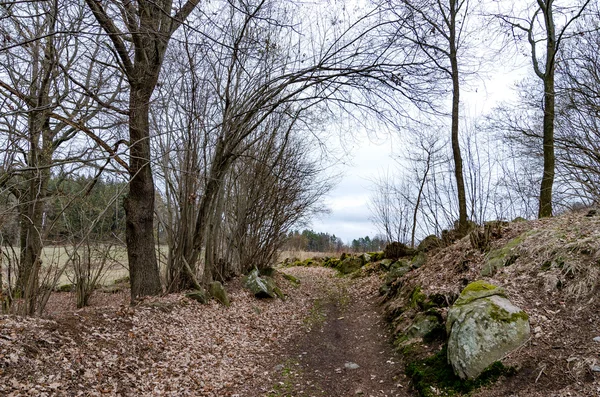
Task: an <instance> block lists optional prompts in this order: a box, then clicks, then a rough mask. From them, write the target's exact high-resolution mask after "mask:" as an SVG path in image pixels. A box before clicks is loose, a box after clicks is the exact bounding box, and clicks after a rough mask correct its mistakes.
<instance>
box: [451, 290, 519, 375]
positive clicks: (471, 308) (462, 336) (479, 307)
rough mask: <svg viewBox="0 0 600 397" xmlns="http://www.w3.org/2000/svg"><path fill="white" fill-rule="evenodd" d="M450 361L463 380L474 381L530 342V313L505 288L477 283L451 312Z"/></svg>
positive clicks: (461, 297)
mask: <svg viewBox="0 0 600 397" xmlns="http://www.w3.org/2000/svg"><path fill="white" fill-rule="evenodd" d="M446 331H447V333H448V335H449V339H448V362H449V363H450V364H451V365H452V368H453V369H454V372H455V373H456V375H458V376H459V377H460V378H462V379H474V378H476V377H477V376H479V375H480V374H481V373H482V372H483V370H485V369H486V368H487V367H488V366H490V365H491V364H493V363H494V362H495V361H498V360H500V359H502V358H503V357H504V356H506V355H507V354H508V353H510V352H511V351H513V350H514V349H516V348H518V347H519V346H521V345H522V344H523V343H525V342H526V341H527V340H528V339H529V334H530V326H529V318H528V316H527V314H526V313H525V312H524V311H523V310H521V309H520V308H518V307H516V306H515V305H513V304H512V303H511V302H510V301H509V300H508V299H507V298H506V295H505V292H504V290H503V289H502V288H499V287H496V286H494V285H492V284H488V283H486V282H484V281H476V282H474V283H471V284H469V285H468V286H467V287H465V289H464V290H463V292H461V294H460V297H459V298H458V299H457V300H456V302H455V303H454V305H453V306H452V307H451V308H450V310H449V311H448V319H447V321H446Z"/></svg>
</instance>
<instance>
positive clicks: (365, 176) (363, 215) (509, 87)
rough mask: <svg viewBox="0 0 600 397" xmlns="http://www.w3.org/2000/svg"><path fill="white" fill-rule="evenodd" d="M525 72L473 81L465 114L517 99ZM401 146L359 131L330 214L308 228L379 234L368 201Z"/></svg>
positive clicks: (348, 236) (329, 201)
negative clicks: (518, 86) (516, 86)
mask: <svg viewBox="0 0 600 397" xmlns="http://www.w3.org/2000/svg"><path fill="white" fill-rule="evenodd" d="M526 74H527V71H526V68H521V69H519V70H497V71H494V72H493V73H490V74H489V76H491V77H488V78H485V79H482V80H480V81H479V82H477V83H472V84H471V85H470V87H469V89H465V90H463V92H462V94H461V98H462V101H461V102H462V104H463V114H465V115H469V116H474V117H476V116H477V115H481V114H483V113H486V112H489V111H490V110H492V109H493V107H494V106H496V105H497V104H499V103H500V102H502V101H508V100H511V99H514V97H515V96H516V90H515V89H514V87H515V84H516V83H517V82H518V81H520V80H522V79H523V77H524V76H525V75H526ZM448 133H449V132H448ZM400 145H401V136H395V137H389V136H388V137H384V136H380V137H378V140H377V141H373V140H371V139H369V137H368V136H367V133H366V131H363V132H362V134H359V135H358V136H357V137H356V142H355V143H354V144H353V145H351V146H349V147H347V148H346V151H347V152H348V153H349V154H350V155H349V159H348V161H347V163H346V164H344V165H340V166H338V167H339V168H338V169H339V170H340V172H341V173H342V174H343V176H342V178H341V180H340V182H339V184H337V185H336V187H335V188H334V189H333V190H332V191H331V192H330V193H329V194H328V195H327V197H326V198H325V204H326V205H327V207H328V208H329V210H330V213H329V214H325V215H321V216H319V217H316V218H314V219H313V220H312V222H311V224H310V225H309V226H308V227H309V228H311V229H312V230H314V231H316V232H325V233H329V234H335V235H336V236H337V237H339V238H341V239H342V241H343V242H344V243H350V242H351V241H352V240H353V239H356V238H359V237H365V236H370V237H374V236H375V235H376V234H378V230H377V227H376V226H375V224H374V223H373V222H372V221H371V217H372V216H371V212H370V210H369V204H368V203H369V198H370V196H371V195H372V189H373V183H372V181H373V180H374V179H376V178H377V177H378V176H381V175H384V174H385V173H391V174H393V173H394V171H395V169H396V168H397V164H398V162H397V160H398V156H399V153H400V152H401V148H400Z"/></svg>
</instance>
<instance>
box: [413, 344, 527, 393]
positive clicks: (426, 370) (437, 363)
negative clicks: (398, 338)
mask: <svg viewBox="0 0 600 397" xmlns="http://www.w3.org/2000/svg"><path fill="white" fill-rule="evenodd" d="M407 357H408V356H407ZM446 357H447V351H446V345H444V346H443V347H442V349H441V350H440V351H439V352H437V353H436V354H435V355H433V356H430V357H427V358H425V359H423V360H416V361H412V362H411V363H409V364H408V365H407V366H406V374H407V375H408V376H409V377H410V378H411V379H412V382H413V386H414V388H415V389H416V390H417V392H418V393H419V395H420V396H422V397H433V396H457V395H461V394H466V393H470V392H471V391H473V390H475V389H477V388H479V387H481V386H484V385H488V384H491V383H494V382H496V381H497V380H498V378H500V376H511V375H514V374H515V372H516V371H515V369H514V368H512V367H506V366H504V364H502V363H501V362H499V361H496V362H495V363H493V364H492V365H490V366H489V367H488V368H487V369H486V370H485V371H483V373H482V374H481V375H480V376H479V377H478V378H477V379H473V380H463V379H461V378H460V377H458V376H456V375H455V374H454V371H453V370H452V366H450V364H448V361H447V358H446Z"/></svg>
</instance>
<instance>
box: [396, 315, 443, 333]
mask: <svg viewBox="0 0 600 397" xmlns="http://www.w3.org/2000/svg"><path fill="white" fill-rule="evenodd" d="M439 324H440V321H439V319H438V318H437V316H435V315H433V314H426V313H418V314H417V315H416V316H415V317H414V318H413V321H412V323H411V324H410V325H409V326H408V327H406V329H405V330H404V335H406V336H407V337H408V338H409V339H413V338H423V337H424V336H425V335H427V334H428V333H430V332H431V331H433V329H434V328H435V327H437V326H438V325H439Z"/></svg>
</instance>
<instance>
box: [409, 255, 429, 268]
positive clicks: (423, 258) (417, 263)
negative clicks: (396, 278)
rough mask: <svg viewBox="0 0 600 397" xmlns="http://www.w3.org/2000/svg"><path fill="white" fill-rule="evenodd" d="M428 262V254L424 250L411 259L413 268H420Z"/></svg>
mask: <svg viewBox="0 0 600 397" xmlns="http://www.w3.org/2000/svg"><path fill="white" fill-rule="evenodd" d="M425 262H427V255H425V253H423V252H419V253H418V254H417V255H415V257H414V258H413V259H412V260H411V261H410V266H411V267H412V268H413V269H418V268H420V267H421V266H423V265H424V264H425Z"/></svg>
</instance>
